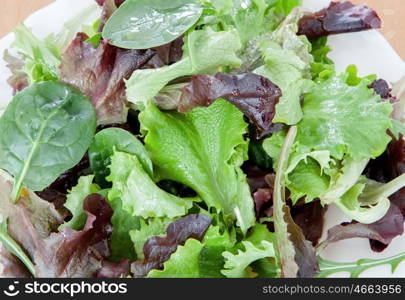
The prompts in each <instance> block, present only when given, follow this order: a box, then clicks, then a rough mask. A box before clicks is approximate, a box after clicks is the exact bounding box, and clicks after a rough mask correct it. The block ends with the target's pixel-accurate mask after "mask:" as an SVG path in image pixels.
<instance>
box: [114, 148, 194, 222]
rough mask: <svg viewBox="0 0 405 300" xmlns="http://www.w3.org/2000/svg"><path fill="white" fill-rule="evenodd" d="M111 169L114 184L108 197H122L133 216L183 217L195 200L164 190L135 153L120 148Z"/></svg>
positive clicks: (115, 154)
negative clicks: (120, 150) (125, 151)
mask: <svg viewBox="0 0 405 300" xmlns="http://www.w3.org/2000/svg"><path fill="white" fill-rule="evenodd" d="M110 169H111V175H110V176H109V177H108V178H107V180H109V181H111V182H112V184H113V186H112V189H111V190H110V192H109V194H108V198H109V199H110V200H113V199H116V198H121V200H122V207H123V209H125V210H126V211H127V212H128V213H129V214H130V215H132V216H141V217H143V218H149V217H169V218H173V217H177V216H183V215H185V214H186V212H187V210H188V209H189V208H191V206H192V203H193V201H194V200H195V199H191V198H179V197H176V196H174V195H172V194H169V193H167V192H165V191H164V190H162V189H160V188H159V187H158V186H157V185H156V184H155V182H154V181H153V180H152V179H151V178H150V177H149V174H148V173H146V171H145V170H144V168H143V166H142V164H141V163H140V162H139V159H138V158H137V157H136V156H135V155H132V154H128V153H123V152H118V151H116V152H115V153H114V155H113V156H112V157H111V166H110Z"/></svg>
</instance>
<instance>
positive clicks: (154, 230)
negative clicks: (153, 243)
mask: <svg viewBox="0 0 405 300" xmlns="http://www.w3.org/2000/svg"><path fill="white" fill-rule="evenodd" d="M172 221H173V220H171V219H167V218H164V219H160V218H153V219H149V220H148V221H145V220H144V219H141V220H140V222H139V223H140V224H139V228H138V229H134V230H131V231H130V232H129V235H130V236H131V240H132V242H133V244H134V247H135V252H136V256H137V258H138V259H141V260H142V259H144V258H145V257H144V254H143V246H144V245H145V243H146V241H147V240H148V239H149V238H150V237H152V236H160V235H164V234H165V233H166V228H167V226H168V225H169V224H170V223H171V222H172Z"/></svg>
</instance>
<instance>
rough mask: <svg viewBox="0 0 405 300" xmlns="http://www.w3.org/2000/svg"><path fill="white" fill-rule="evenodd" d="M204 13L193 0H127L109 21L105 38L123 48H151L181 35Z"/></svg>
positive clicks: (104, 33) (104, 32) (105, 29)
mask: <svg viewBox="0 0 405 300" xmlns="http://www.w3.org/2000/svg"><path fill="white" fill-rule="evenodd" d="M201 14H202V8H201V6H200V5H199V4H197V3H195V1H193V0H170V1H168V0H127V1H125V2H124V3H123V4H122V5H121V6H120V7H119V8H118V9H117V10H116V11H115V13H114V14H113V15H112V16H111V18H110V19H109V20H108V21H107V23H106V25H105V27H104V30H103V38H105V39H110V44H112V45H114V46H117V47H121V48H126V49H149V48H153V47H157V46H161V45H164V44H167V43H169V42H171V41H173V40H175V39H176V38H178V37H179V36H181V35H182V34H183V33H185V32H186V31H187V30H188V29H190V27H192V26H193V25H194V24H195V23H196V22H197V20H198V19H199V18H200V16H201Z"/></svg>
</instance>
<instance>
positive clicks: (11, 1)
mask: <svg viewBox="0 0 405 300" xmlns="http://www.w3.org/2000/svg"><path fill="white" fill-rule="evenodd" d="M65 1H69V0H65ZM51 2H53V0H1V4H2V7H1V10H0V37H1V36H4V35H5V34H6V33H7V32H9V31H10V30H12V28H13V27H14V26H16V25H17V24H18V23H20V22H21V21H22V20H24V19H25V18H26V17H27V16H28V15H29V14H30V13H32V12H33V11H35V10H36V9H38V8H41V7H43V6H45V5H47V4H49V3H51ZM352 2H355V3H367V4H368V5H369V6H371V7H373V8H374V9H376V10H377V11H378V14H379V15H380V17H381V18H382V19H383V21H384V28H383V29H382V32H383V33H384V35H385V36H386V37H387V39H388V40H389V41H390V43H391V44H392V45H393V46H394V48H395V49H396V50H397V52H398V53H399V54H400V55H401V56H402V57H403V58H404V59H405V0H352Z"/></svg>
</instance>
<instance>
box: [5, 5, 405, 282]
mask: <svg viewBox="0 0 405 300" xmlns="http://www.w3.org/2000/svg"><path fill="white" fill-rule="evenodd" d="M329 2H330V1H329V0H304V6H305V7H306V8H307V9H308V10H312V11H316V10H319V9H321V8H323V7H325V6H327V5H328V3H329ZM88 9H90V11H92V10H93V12H95V14H97V13H98V12H97V8H96V6H95V4H94V0H57V1H56V2H55V3H53V4H51V5H49V6H48V7H45V8H43V9H41V10H39V11H37V12H35V13H34V14H33V15H31V16H30V17H29V18H28V19H27V20H26V22H25V23H26V25H28V26H29V27H31V28H32V29H33V31H34V33H35V34H36V35H38V36H40V37H45V36H47V35H48V34H50V33H52V32H58V31H59V30H60V29H61V28H62V26H63V24H64V22H67V21H68V20H69V19H71V18H74V17H75V16H77V15H78V14H79V13H80V12H82V11H83V10H88ZM95 19H96V16H95V15H94V13H93V14H89V18H88V21H89V24H91V23H92V21H94V20H95ZM12 41H13V35H12V34H9V35H7V36H6V37H4V38H3V39H1V40H0V53H3V51H4V50H5V49H7V48H8V47H9V46H10V43H11V42H12ZM329 43H330V45H331V46H332V48H333V52H332V54H331V55H330V56H331V58H332V59H333V60H334V61H335V63H336V66H337V69H338V71H343V70H344V69H345V68H346V67H347V66H348V65H350V64H356V65H357V66H358V68H359V70H360V74H362V75H367V74H377V75H378V76H379V77H381V78H384V79H386V80H388V81H390V82H396V81H399V80H400V79H401V78H402V77H404V76H405V63H404V61H403V60H402V59H401V58H400V57H399V56H398V54H397V53H396V52H395V51H394V50H393V49H392V47H391V46H390V44H389V43H388V42H387V41H386V40H385V38H384V37H383V36H382V35H381V34H380V33H378V32H377V31H375V30H371V31H367V32H361V33H350V34H343V35H337V36H332V37H330V39H329ZM9 74H10V72H9V71H8V69H7V68H6V67H5V63H4V62H3V61H2V60H1V61H0V113H1V110H2V108H3V109H4V107H5V106H6V105H7V103H8V102H9V101H10V99H11V89H10V88H9V87H8V85H7V82H6V80H7V78H8V76H9ZM343 221H349V220H348V219H347V218H346V217H345V216H343V215H342V214H341V213H340V212H339V210H338V209H337V208H336V207H331V208H330V209H329V211H328V213H327V215H326V224H325V225H326V226H325V233H326V230H327V229H328V228H330V227H332V226H333V225H336V224H339V223H341V222H343ZM325 233H324V235H325ZM401 252H405V235H403V236H402V237H398V238H396V239H394V241H393V242H392V243H391V245H390V246H389V247H388V248H387V249H386V250H385V251H384V252H383V253H380V254H378V253H374V252H372V251H371V250H370V246H369V242H368V240H367V239H351V240H346V241H341V242H338V243H335V244H333V245H332V246H330V247H329V248H328V249H327V250H326V251H324V253H323V255H322V256H323V257H325V258H326V259H330V260H333V261H342V262H344V261H355V260H358V259H361V258H383V257H388V256H392V255H395V254H398V253H401ZM340 275H341V276H347V274H340ZM334 276H337V275H334ZM362 277H405V263H402V264H401V265H400V267H399V268H398V269H397V271H396V272H395V274H391V271H390V267H389V266H381V267H377V268H374V269H370V270H368V271H366V272H364V273H363V274H362Z"/></svg>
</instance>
